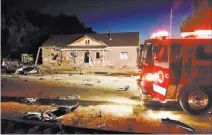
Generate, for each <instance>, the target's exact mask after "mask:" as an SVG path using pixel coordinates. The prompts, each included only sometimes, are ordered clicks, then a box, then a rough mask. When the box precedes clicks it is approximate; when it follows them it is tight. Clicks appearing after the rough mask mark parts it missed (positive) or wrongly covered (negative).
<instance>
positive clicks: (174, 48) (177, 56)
mask: <svg viewBox="0 0 212 135" xmlns="http://www.w3.org/2000/svg"><path fill="white" fill-rule="evenodd" d="M181 52H182V44H177V43H174V44H172V45H171V55H170V57H171V62H176V61H180V60H181V59H182V53H181Z"/></svg>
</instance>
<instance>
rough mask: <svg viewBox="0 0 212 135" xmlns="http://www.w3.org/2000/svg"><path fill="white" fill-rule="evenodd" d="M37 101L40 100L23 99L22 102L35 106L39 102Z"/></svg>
mask: <svg viewBox="0 0 212 135" xmlns="http://www.w3.org/2000/svg"><path fill="white" fill-rule="evenodd" d="M37 99H38V98H24V99H22V102H24V103H30V104H34V103H35V102H36V101H37Z"/></svg>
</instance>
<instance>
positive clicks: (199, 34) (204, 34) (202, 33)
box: [180, 30, 212, 38]
mask: <svg viewBox="0 0 212 135" xmlns="http://www.w3.org/2000/svg"><path fill="white" fill-rule="evenodd" d="M180 36H181V37H182V38H186V37H189V36H193V37H195V38H212V30H195V31H194V32H182V33H181V35H180Z"/></svg>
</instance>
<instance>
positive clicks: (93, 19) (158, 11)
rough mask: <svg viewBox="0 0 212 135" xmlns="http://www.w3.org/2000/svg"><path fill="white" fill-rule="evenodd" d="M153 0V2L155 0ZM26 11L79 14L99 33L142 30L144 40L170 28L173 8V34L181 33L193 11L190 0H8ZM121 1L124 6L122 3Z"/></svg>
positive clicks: (142, 39) (141, 36)
mask: <svg viewBox="0 0 212 135" xmlns="http://www.w3.org/2000/svg"><path fill="white" fill-rule="evenodd" d="M153 1H154V2H153ZM7 2H8V3H10V4H12V5H17V6H20V7H22V8H24V9H27V10H29V9H30V10H37V11H39V12H42V13H46V14H50V15H52V16H56V15H58V14H60V13H63V14H65V15H76V16H78V17H79V18H80V20H81V21H82V22H84V24H85V25H86V26H87V27H92V28H93V30H94V31H96V32H98V33H107V32H109V30H110V29H111V30H112V32H140V38H141V43H142V42H143V41H144V39H146V38H147V37H148V36H150V35H151V34H152V33H153V32H155V31H158V30H167V31H169V27H170V25H169V23H170V10H171V9H173V21H172V28H173V29H172V37H179V36H180V24H181V23H182V21H183V20H184V18H185V17H186V16H188V15H190V14H191V11H192V8H191V4H192V2H191V0H186V1H183V0H162V1H160V2H159V1H155V0H134V1H133V2H132V1H127V0H125V1H122V0H115V1H106V0H101V1H99V0H89V1H85V0H77V1H73V0H63V1H58V0H52V1H49V0H46V1H41V0H36V1H35V0H31V1H30V2H29V1H27V0H21V1H18V2H17V1H14V0H9V1H8V0H7ZM120 3H121V5H120Z"/></svg>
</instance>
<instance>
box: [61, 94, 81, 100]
mask: <svg viewBox="0 0 212 135" xmlns="http://www.w3.org/2000/svg"><path fill="white" fill-rule="evenodd" d="M79 99H80V96H79V95H75V96H67V97H65V96H60V97H58V100H79Z"/></svg>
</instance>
